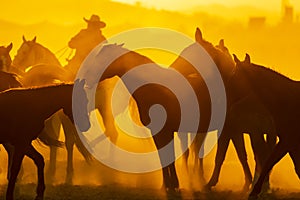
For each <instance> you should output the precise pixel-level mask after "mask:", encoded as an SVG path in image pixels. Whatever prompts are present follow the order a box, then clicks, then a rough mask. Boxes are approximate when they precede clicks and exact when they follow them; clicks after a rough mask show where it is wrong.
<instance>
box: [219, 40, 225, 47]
mask: <svg viewBox="0 0 300 200" xmlns="http://www.w3.org/2000/svg"><path fill="white" fill-rule="evenodd" d="M219 46H220V47H225V45H224V39H221V40H220V41H219Z"/></svg>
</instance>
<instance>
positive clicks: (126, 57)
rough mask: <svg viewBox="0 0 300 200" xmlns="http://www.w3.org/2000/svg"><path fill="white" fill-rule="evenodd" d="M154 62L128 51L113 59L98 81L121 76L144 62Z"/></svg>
mask: <svg viewBox="0 0 300 200" xmlns="http://www.w3.org/2000/svg"><path fill="white" fill-rule="evenodd" d="M150 63H153V64H154V62H153V61H152V60H150V59H149V58H147V57H145V56H142V55H140V54H138V53H136V52H133V51H128V52H127V53H125V54H123V55H122V56H120V57H118V58H117V59H116V60H114V61H113V62H112V63H111V64H110V65H109V66H108V67H107V69H106V70H105V72H104V73H103V75H102V77H101V79H100V81H102V80H104V79H107V78H112V77H114V76H118V77H120V78H121V77H122V76H123V75H124V74H126V73H127V72H129V71H130V70H132V69H134V68H136V67H140V66H141V65H144V64H150Z"/></svg>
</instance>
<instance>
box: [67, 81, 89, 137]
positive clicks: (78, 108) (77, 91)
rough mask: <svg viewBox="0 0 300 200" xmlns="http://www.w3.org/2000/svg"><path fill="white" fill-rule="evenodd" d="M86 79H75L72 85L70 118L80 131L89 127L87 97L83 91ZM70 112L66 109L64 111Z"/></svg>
mask: <svg viewBox="0 0 300 200" xmlns="http://www.w3.org/2000/svg"><path fill="white" fill-rule="evenodd" d="M85 83H86V81H85V80H84V79H83V80H79V79H77V80H76V81H75V82H74V87H73V95H72V96H73V97H72V98H73V101H72V113H73V115H72V116H71V119H73V120H74V122H75V124H76V126H77V127H78V128H79V130H80V131H82V132H84V131H87V130H88V129H89V128H90V127H91V124H90V120H89V110H88V97H87V93H86V91H85ZM65 112H67V113H70V112H68V111H65Z"/></svg>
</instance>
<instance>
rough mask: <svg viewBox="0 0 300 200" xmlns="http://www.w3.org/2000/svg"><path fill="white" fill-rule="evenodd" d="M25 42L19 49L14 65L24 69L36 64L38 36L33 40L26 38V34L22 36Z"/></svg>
mask: <svg viewBox="0 0 300 200" xmlns="http://www.w3.org/2000/svg"><path fill="white" fill-rule="evenodd" d="M22 39H23V43H22V44H21V46H20V48H19V49H18V51H17V55H16V56H15V58H14V60H13V63H12V64H13V65H14V66H16V67H18V68H19V69H20V70H22V71H26V68H28V67H30V66H32V65H34V64H35V59H36V53H35V51H36V44H37V43H36V37H34V38H33V39H32V40H26V39H25V36H23V37H22Z"/></svg>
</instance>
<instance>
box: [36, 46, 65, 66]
mask: <svg viewBox="0 0 300 200" xmlns="http://www.w3.org/2000/svg"><path fill="white" fill-rule="evenodd" d="M34 44H35V45H37V46H38V47H39V48H40V49H42V51H37V54H38V56H39V57H41V58H42V57H44V56H45V55H47V54H48V55H49V56H51V60H52V59H53V61H55V63H53V64H55V65H59V66H61V64H60V62H59V60H58V59H57V58H56V56H55V54H54V53H52V52H51V51H50V50H49V49H48V48H47V47H45V46H43V45H41V44H40V43H38V42H34ZM43 51H44V52H43ZM45 52H46V54H45ZM46 64H49V63H46Z"/></svg>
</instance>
